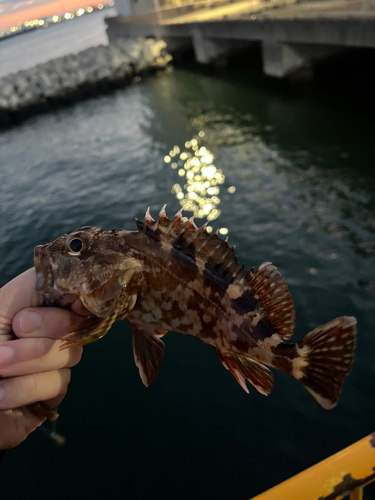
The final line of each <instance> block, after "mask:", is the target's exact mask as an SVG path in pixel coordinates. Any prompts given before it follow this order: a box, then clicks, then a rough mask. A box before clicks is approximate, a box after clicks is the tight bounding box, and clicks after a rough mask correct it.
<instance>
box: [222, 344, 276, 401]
mask: <svg viewBox="0 0 375 500" xmlns="http://www.w3.org/2000/svg"><path fill="white" fill-rule="evenodd" d="M217 353H218V355H219V358H220V360H221V362H222V363H223V365H224V367H225V368H226V369H227V370H230V371H231V373H232V375H233V376H234V378H235V379H236V380H237V382H238V383H239V384H240V386H241V387H242V389H244V391H246V392H247V393H249V390H248V388H247V386H246V380H247V381H248V382H250V384H251V385H252V386H254V387H255V389H256V390H257V391H258V392H260V393H261V394H263V395H264V396H268V394H270V392H271V391H272V389H273V373H272V372H271V371H270V370H269V369H268V368H266V367H265V366H264V365H262V364H261V363H258V361H254V360H253V359H250V358H247V357H245V356H238V355H228V354H223V353H222V352H220V351H217Z"/></svg>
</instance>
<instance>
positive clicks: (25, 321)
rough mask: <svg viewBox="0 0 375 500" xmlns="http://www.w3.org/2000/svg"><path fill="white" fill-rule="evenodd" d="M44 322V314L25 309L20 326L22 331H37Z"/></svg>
mask: <svg viewBox="0 0 375 500" xmlns="http://www.w3.org/2000/svg"><path fill="white" fill-rule="evenodd" d="M41 323H42V316H41V315H40V314H39V313H38V312H35V311H25V312H24V313H23V314H22V316H21V318H20V327H21V331H22V333H31V332H35V330H36V329H37V328H39V327H40V324H41Z"/></svg>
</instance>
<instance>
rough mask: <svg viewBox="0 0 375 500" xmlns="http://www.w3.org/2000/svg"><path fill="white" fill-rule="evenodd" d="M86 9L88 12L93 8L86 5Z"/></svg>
mask: <svg viewBox="0 0 375 500" xmlns="http://www.w3.org/2000/svg"><path fill="white" fill-rule="evenodd" d="M86 10H87V12H90V13H91V12H92V11H93V10H94V9H93V8H92V7H87V9H86Z"/></svg>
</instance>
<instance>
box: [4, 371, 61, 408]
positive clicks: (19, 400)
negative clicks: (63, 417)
mask: <svg viewBox="0 0 375 500" xmlns="http://www.w3.org/2000/svg"><path fill="white" fill-rule="evenodd" d="M69 382H70V370H69V369H68V368H63V369H62V370H54V371H50V372H43V373H34V374H33V375H23V376H21V377H12V378H8V379H3V380H1V381H0V410H9V409H11V408H18V407H20V406H25V405H29V404H31V403H35V402H36V401H46V400H50V399H52V398H56V397H57V396H60V395H62V394H65V393H66V391H67V387H68V384H69Z"/></svg>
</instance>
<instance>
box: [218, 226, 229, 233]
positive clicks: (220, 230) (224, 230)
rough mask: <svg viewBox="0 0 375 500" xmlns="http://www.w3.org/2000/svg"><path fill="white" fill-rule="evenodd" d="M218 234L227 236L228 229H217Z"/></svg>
mask: <svg viewBox="0 0 375 500" xmlns="http://www.w3.org/2000/svg"><path fill="white" fill-rule="evenodd" d="M219 233H220V234H228V229H227V228H226V227H222V228H220V229H219Z"/></svg>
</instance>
